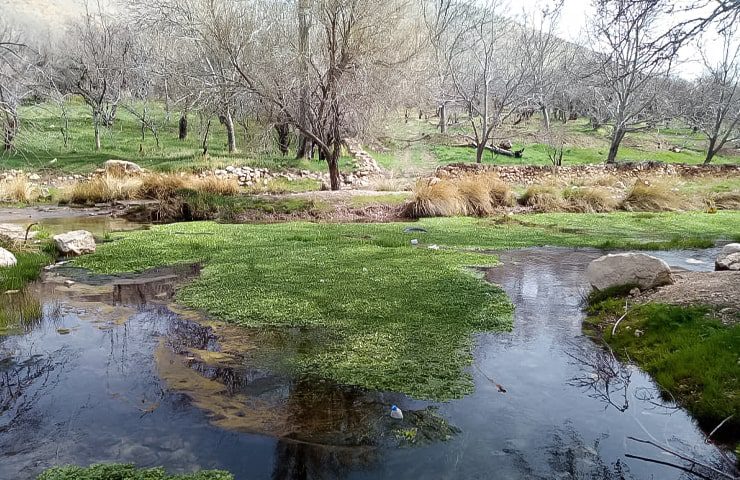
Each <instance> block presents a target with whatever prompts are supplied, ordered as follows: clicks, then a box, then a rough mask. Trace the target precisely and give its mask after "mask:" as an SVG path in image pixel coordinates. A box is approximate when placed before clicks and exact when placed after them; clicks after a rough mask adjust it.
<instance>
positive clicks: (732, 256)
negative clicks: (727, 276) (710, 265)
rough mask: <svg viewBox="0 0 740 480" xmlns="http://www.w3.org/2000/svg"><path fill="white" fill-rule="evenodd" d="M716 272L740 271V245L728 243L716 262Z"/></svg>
mask: <svg viewBox="0 0 740 480" xmlns="http://www.w3.org/2000/svg"><path fill="white" fill-rule="evenodd" d="M714 269H715V270H740V243H728V244H727V245H725V246H724V247H722V252H721V253H720V254H719V256H718V257H717V260H715V262H714Z"/></svg>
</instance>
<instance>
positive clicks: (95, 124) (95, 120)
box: [93, 113, 100, 152]
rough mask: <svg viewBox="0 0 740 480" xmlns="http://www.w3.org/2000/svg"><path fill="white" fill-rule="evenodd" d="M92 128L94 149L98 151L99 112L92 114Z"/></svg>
mask: <svg viewBox="0 0 740 480" xmlns="http://www.w3.org/2000/svg"><path fill="white" fill-rule="evenodd" d="M93 116H94V118H93V128H94V129H95V151H96V152H99V151H100V114H98V113H96V114H94V115H93Z"/></svg>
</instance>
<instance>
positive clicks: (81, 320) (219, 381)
mask: <svg viewBox="0 0 740 480" xmlns="http://www.w3.org/2000/svg"><path fill="white" fill-rule="evenodd" d="M599 253H600V252H596V251H589V250H566V249H532V250H526V251H519V252H507V253H506V254H504V255H503V256H502V260H503V262H504V263H503V266H502V267H499V268H495V269H492V270H491V271H489V272H487V278H488V279H489V280H491V281H494V282H495V283H498V284H500V285H502V287H503V288H504V289H505V290H506V291H507V293H508V294H509V295H510V296H511V298H512V299H513V301H514V303H515V304H516V307H517V309H516V318H515V322H516V323H515V329H514V331H513V332H512V333H510V334H491V335H481V336H480V337H479V341H478V346H477V348H476V350H475V364H474V366H473V368H472V369H471V373H472V375H473V377H474V380H475V382H476V390H475V393H474V394H472V395H470V396H468V397H465V398H463V399H461V400H458V401H453V402H448V403H444V404H439V405H430V404H428V403H426V402H418V401H414V400H412V399H409V398H404V397H403V396H401V395H398V394H394V393H390V392H367V391H364V390H362V389H358V388H352V387H347V386H339V385H336V384H333V383H331V382H326V381H322V380H321V379H318V378H301V379H295V378H292V377H291V376H290V375H289V374H288V370H286V369H285V368H284V367H285V366H286V365H285V364H282V363H280V359H281V358H284V357H285V356H288V355H291V354H293V353H295V352H301V351H305V350H306V349H310V348H315V346H316V342H318V341H320V340H321V339H323V338H324V337H325V332H321V331H314V330H305V329H291V330H284V331H277V332H276V331H259V330H250V329H241V328H235V327H230V326H228V325H223V324H220V323H218V322H208V321H204V319H203V318H201V317H200V316H199V315H197V314H195V313H193V312H188V311H184V310H181V309H177V308H174V307H173V306H172V305H171V304H170V302H171V298H172V294H173V292H174V291H175V290H176V289H177V287H178V285H179V282H182V281H186V280H187V278H189V277H190V276H192V275H195V274H196V273H197V270H191V271H190V273H188V271H169V270H159V271H155V272H150V273H148V274H146V275H144V276H142V277H139V278H137V279H134V278H133V277H129V278H115V279H114V278H105V277H100V278H95V277H90V276H89V275H86V274H85V273H83V272H78V271H74V270H69V269H67V270H62V271H59V272H49V273H47V278H46V279H45V281H44V282H43V283H41V284H37V285H35V286H34V287H33V288H32V289H30V290H29V293H30V294H33V295H36V297H35V298H37V299H43V301H42V305H43V306H44V310H43V316H42V320H41V321H40V322H37V323H36V324H35V325H34V326H33V328H30V329H28V331H26V332H25V333H24V332H22V331H18V332H15V333H14V334H12V335H6V336H0V478H14V479H15V478H20V479H23V478H34V475H36V474H37V473H38V472H39V471H41V470H43V469H44V468H45V467H47V466H50V465H56V464H65V463H75V464H89V463H94V462H99V461H107V462H111V461H116V462H134V463H136V464H138V465H140V466H153V465H164V466H165V467H167V468H168V470H170V471H173V472H183V471H192V470H194V469H197V468H222V469H227V470H230V471H232V472H234V474H235V475H236V477H237V478H238V479H255V478H274V479H289V478H298V479H310V478H311V479H313V478H331V479H335V478H386V477H389V478H390V477H393V478H431V479H436V478H534V479H552V478H608V479H621V478H624V479H628V478H661V479H664V478H665V479H671V478H678V477H679V475H680V472H678V471H677V470H676V469H675V468H673V467H669V466H665V465H659V464H653V463H649V462H645V461H642V460H637V459H632V458H627V457H625V453H628V452H629V453H638V454H639V453H644V450H645V448H644V447H635V446H634V445H633V444H631V443H629V442H630V441H629V440H628V437H634V438H648V439H650V440H652V441H655V442H656V443H659V444H660V445H667V446H669V447H670V448H673V449H675V450H677V451H681V452H684V453H686V454H687V456H690V457H691V458H699V459H702V461H704V462H706V463H708V464H712V465H714V464H721V461H720V460H719V459H721V454H720V453H719V451H718V450H717V449H716V447H714V446H712V445H707V444H705V443H704V442H703V438H704V437H703V436H702V434H701V432H700V431H699V429H698V428H697V427H696V426H695V424H694V423H693V421H692V420H691V418H690V417H689V416H688V415H686V414H685V412H683V411H682V410H680V409H676V408H675V406H674V404H673V403H672V402H671V401H670V399H668V400H666V399H662V398H661V397H660V395H659V394H658V393H656V392H658V390H656V386H655V384H654V383H653V382H652V381H651V379H650V378H649V377H647V376H646V375H644V374H643V373H642V372H640V371H639V370H637V369H632V368H629V367H624V366H623V365H621V364H620V363H619V362H616V361H615V360H614V359H613V357H612V356H607V355H606V353H608V352H605V351H604V350H602V349H600V348H598V347H597V346H596V345H595V344H593V342H591V341H590V340H589V339H587V338H584V337H583V336H582V334H581V325H580V324H581V320H582V313H581V310H580V305H581V299H582V295H583V293H584V290H585V287H584V285H583V280H582V272H583V269H584V268H585V265H586V264H587V262H588V261H589V260H590V259H592V258H595V256H598V255H599ZM70 278H71V279H72V280H73V281H74V282H76V283H72V284H70V283H69V282H67V280H69V279H70ZM499 383H500V384H499ZM503 386H505V388H503V390H505V393H504V392H502V387H503ZM393 403H396V404H399V405H401V406H402V408H403V409H404V413H405V414H406V418H405V420H404V422H402V423H397V422H395V421H393V420H392V419H390V417H389V416H388V410H387V409H388V406H389V405H391V404H393ZM605 407H606V408H605ZM713 462H714V463H713Z"/></svg>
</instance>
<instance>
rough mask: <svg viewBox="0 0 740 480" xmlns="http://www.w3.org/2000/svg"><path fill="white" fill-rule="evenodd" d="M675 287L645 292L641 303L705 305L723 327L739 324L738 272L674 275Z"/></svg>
mask: <svg viewBox="0 0 740 480" xmlns="http://www.w3.org/2000/svg"><path fill="white" fill-rule="evenodd" d="M673 276H674V278H675V283H674V284H673V285H666V286H664V287H660V288H658V289H657V290H654V291H651V292H646V293H645V294H643V295H641V296H640V297H639V301H640V302H641V303H667V304H671V305H683V306H689V305H707V306H709V307H712V308H713V309H714V310H715V311H716V312H715V313H716V314H717V315H718V316H719V317H720V319H721V320H722V322H723V323H725V324H727V325H734V324H737V323H740V272H686V271H681V272H674V275H673Z"/></svg>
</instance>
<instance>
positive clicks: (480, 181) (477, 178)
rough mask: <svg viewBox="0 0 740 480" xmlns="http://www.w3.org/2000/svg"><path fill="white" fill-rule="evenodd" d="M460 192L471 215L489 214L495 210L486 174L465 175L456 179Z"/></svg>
mask: <svg viewBox="0 0 740 480" xmlns="http://www.w3.org/2000/svg"><path fill="white" fill-rule="evenodd" d="M454 183H455V185H456V186H457V191H458V194H459V195H460V196H461V197H462V198H463V200H464V201H465V202H466V204H467V205H466V211H467V212H468V213H469V214H471V215H489V214H490V213H492V212H493V205H492V200H491V191H490V188H489V184H488V183H489V182H488V178H487V177H486V176H485V175H463V176H461V177H459V178H457V179H456V180H455V181H454Z"/></svg>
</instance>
